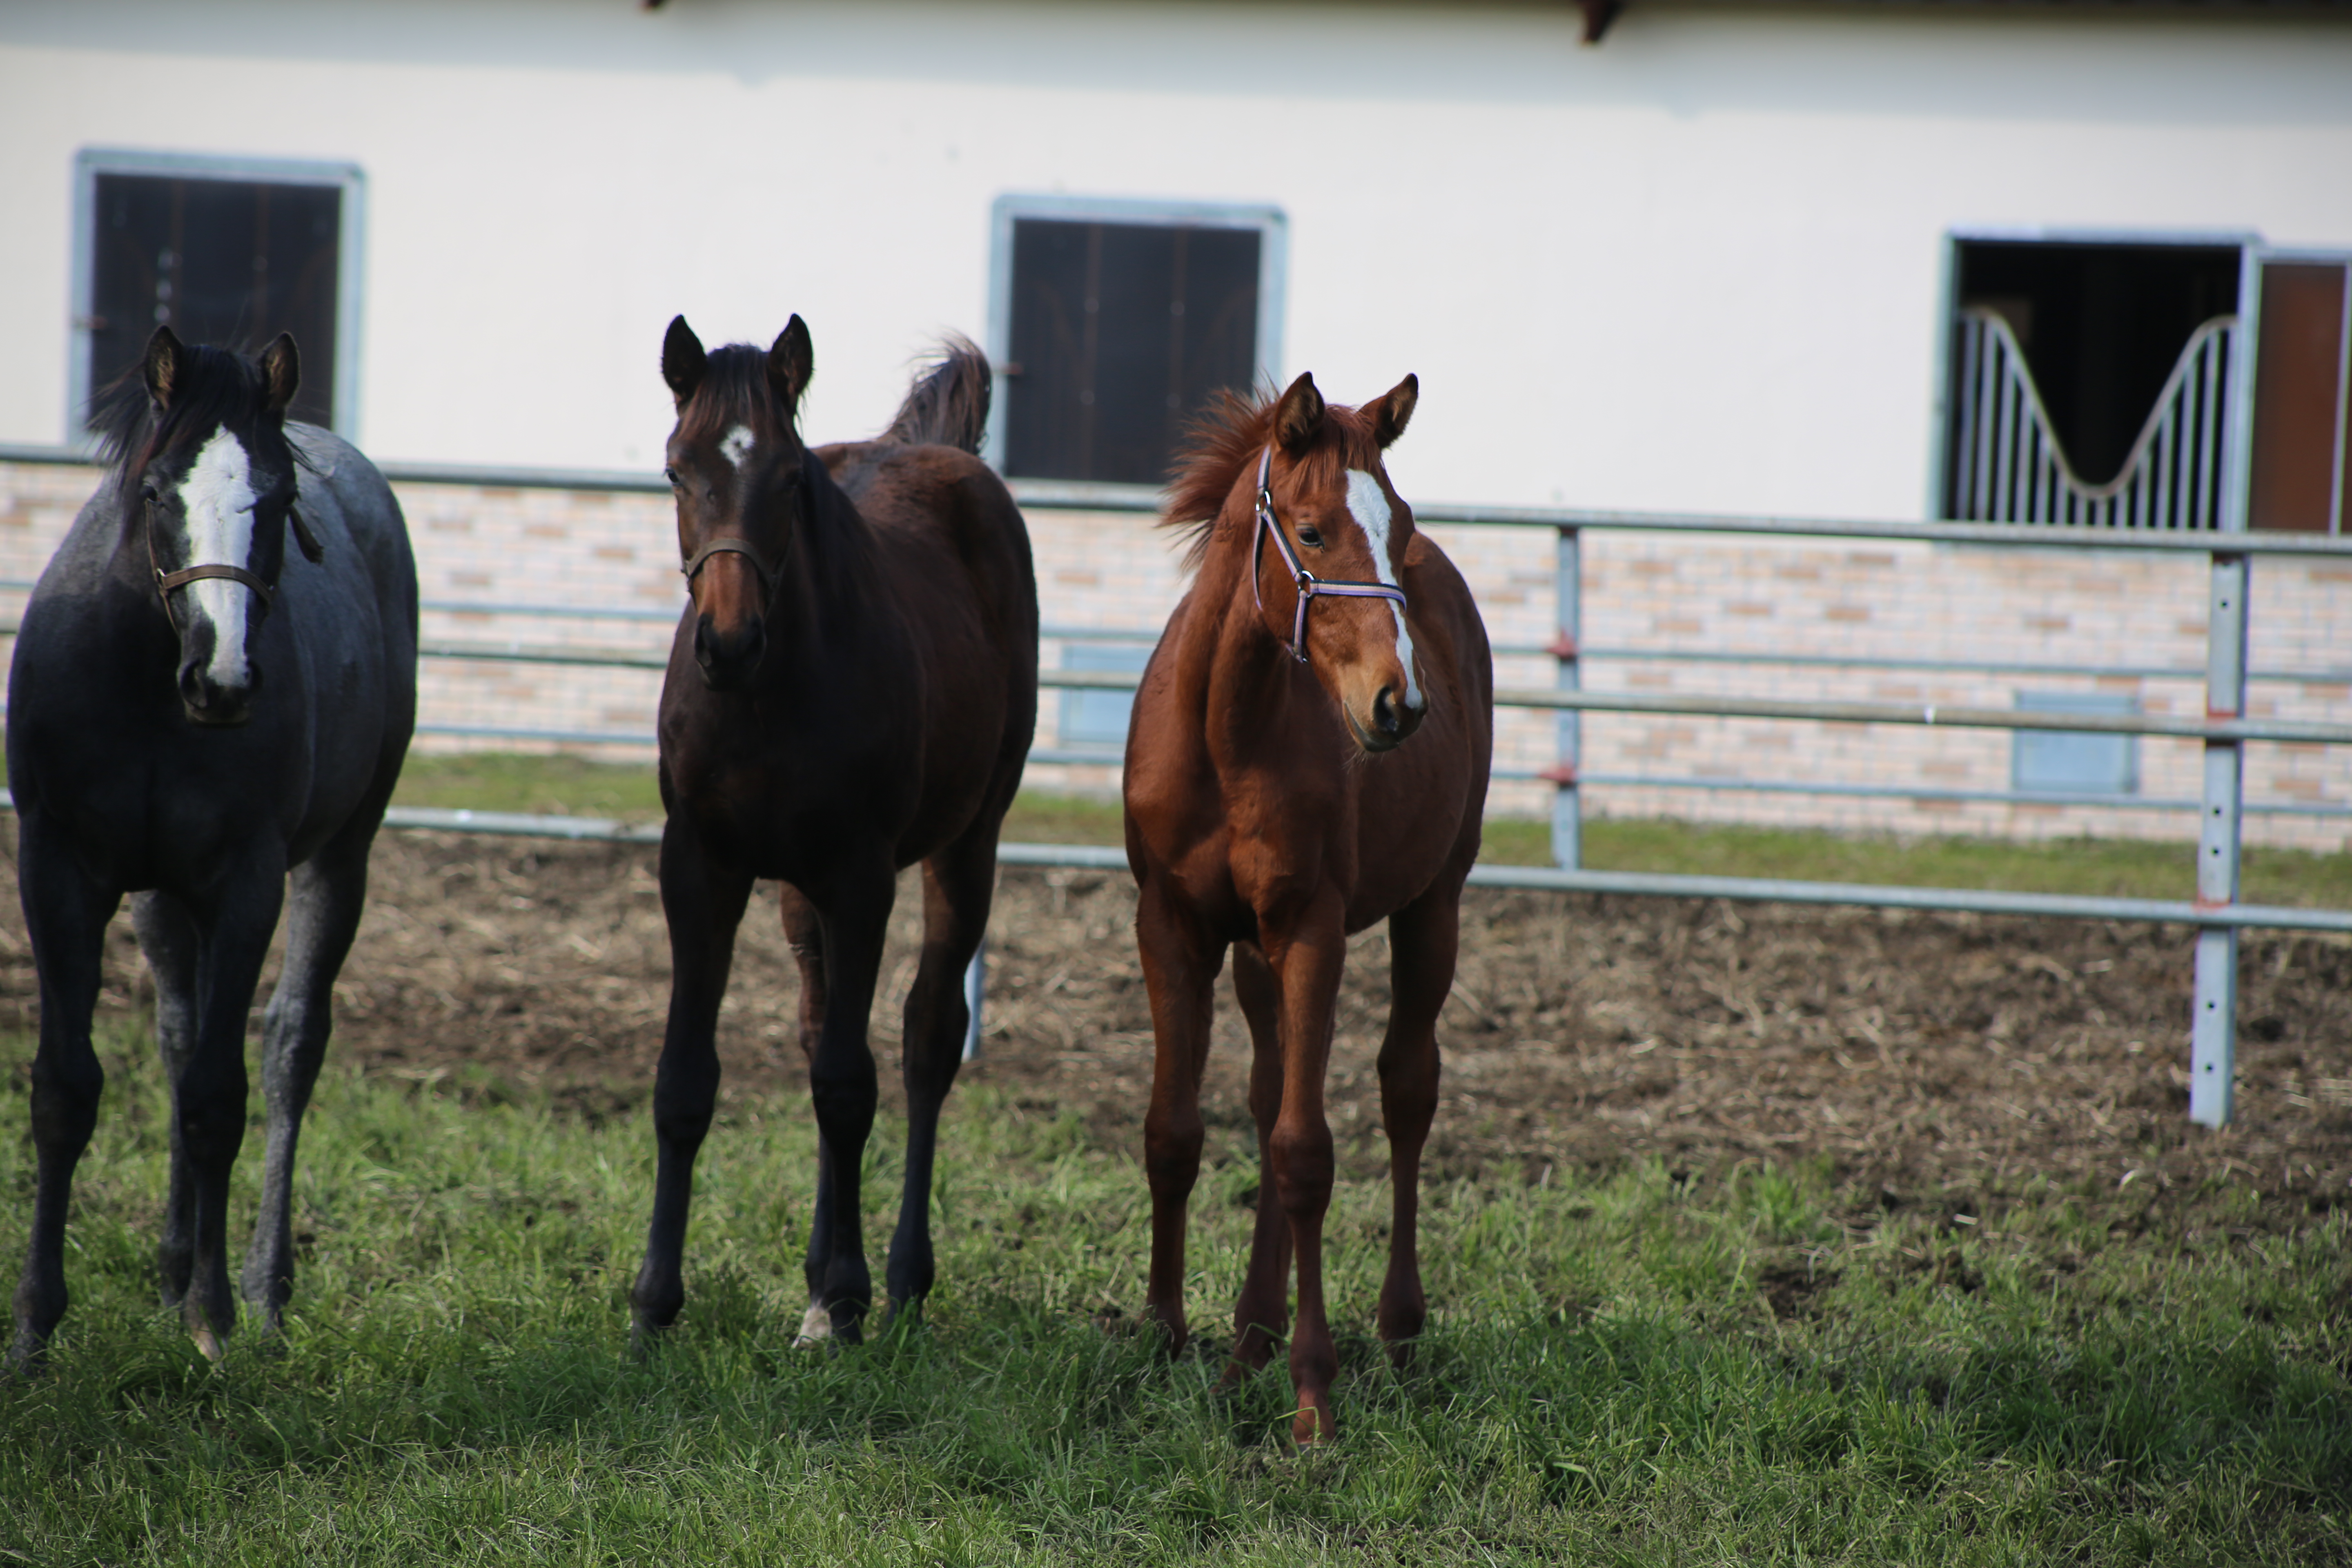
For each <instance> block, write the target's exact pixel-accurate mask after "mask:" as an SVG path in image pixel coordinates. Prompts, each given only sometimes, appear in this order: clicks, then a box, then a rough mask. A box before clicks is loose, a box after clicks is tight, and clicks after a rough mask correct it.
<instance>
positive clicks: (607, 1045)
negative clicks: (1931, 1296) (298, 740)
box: [0, 833, 2352, 1226]
mask: <svg viewBox="0 0 2352 1568" xmlns="http://www.w3.org/2000/svg"><path fill="white" fill-rule="evenodd" d="M7 847H8V849H9V850H10V851H11V852H12V854H13V848H14V843H13V833H10V834H9V835H8V837H7ZM0 876H5V878H6V880H7V881H8V883H9V884H10V886H9V887H8V888H7V889H5V895H0V1026H5V1027H10V1028H16V1029H22V1030H26V1031H29V1030H30V1029H31V1027H32V1026H33V1024H34V1015H35V995H36V993H35V986H34V977H33V969H32V963H31V958H30V955H29V952H28V950H27V948H26V942H25V933H24V927H23V921H22V917H21V915H20V913H19V911H18V910H17V901H16V895H15V890H14V886H13V884H14V874H13V859H12V861H11V863H10V864H9V865H7V866H5V867H0ZM765 891H766V890H765V889H763V893H764V892H765ZM918 907H919V900H917V899H916V898H914V897H912V896H909V895H908V892H907V890H906V889H902V896H901V899H900V902H899V914H898V922H897V930H896V932H895V935H894V939H893V949H892V952H891V953H890V955H889V957H888V958H887V960H886V962H885V964H884V984H883V993H882V1000H881V1001H880V1002H879V1003H878V1004H877V1007H876V1010H875V1019H874V1030H873V1038H874V1045H875V1049H876V1051H877V1056H878V1057H879V1058H880V1060H881V1062H882V1065H883V1068H884V1080H885V1084H886V1092H887V1093H890V1094H891V1095H893V1096H894V1097H895V1093H896V1086H895V1070H894V1068H895V1064H896V1059H897V1053H898V1004H899V1000H900V998H902V997H903V995H904V994H905V991H906V987H907V984H908V982H909V981H910V980H911V979H912V977H913V974H914V955H913V948H912V942H913V938H914V936H915V934H916V930H917V923H918V921H917V915H916V910H917V909H918ZM1133 910H1134V899H1133V892H1132V888H1131V885H1130V884H1129V881H1128V879H1126V878H1125V877H1124V876H1123V875H1118V876H1109V875H1102V874H1096V873H1085V872H1062V871H1055V872H1035V871H1008V872H1006V873H1005V874H1004V875H1003V879H1002V885H1001V890H1000V893H999V899H998V903H997V910H996V915H995V919H994V921H993V924H992V931H991V942H990V955H991V969H990V974H989V1003H988V1011H987V1033H986V1037H985V1041H984V1045H983V1050H982V1058H981V1059H980V1060H979V1061H978V1062H977V1063H975V1064H973V1065H972V1066H971V1068H967V1077H966V1079H965V1080H964V1081H965V1082H967V1083H974V1082H977V1083H986V1084H992V1085H996V1086H998V1087H1000V1088H1001V1089H1003V1090H1004V1091H1006V1092H1008V1093H1011V1094H1013V1095H1014V1096H1016V1097H1017V1099H1018V1100H1020V1101H1021V1102H1022V1103H1024V1104H1026V1105H1031V1106H1034V1108H1036V1109H1040V1110H1043V1109H1046V1108H1063V1109H1067V1110H1070V1111H1072V1112H1074V1113H1076V1115H1078V1116H1079V1117H1081V1118H1083V1119H1084V1120H1085V1121H1087V1123H1088V1124H1089V1126H1090V1127H1092V1128H1093V1129H1094V1130H1095V1131H1097V1134H1098V1135H1100V1136H1102V1137H1103V1138H1105V1139H1106V1140H1107V1141H1108V1142H1112V1143H1114V1144H1119V1143H1127V1144H1139V1142H1140V1131H1139V1128H1140V1125H1141V1116H1142V1110H1143V1105H1144V1099H1145V1094H1146V1089H1147V1086H1148V1084H1149V1082H1150V1063H1151V1031H1150V1016H1149V1013H1148V1010H1147V1007H1146V1004H1145V999H1144V994H1143V987H1142V983H1141V980H1140V978H1139V974H1138V971H1137V967H1136V961H1135V954H1134V947H1133V938H1132V934H1131V929H1130V928H1131V922H1132V920H1133ZM2190 940H2191V939H2190V936H2189V932H2188V931H2185V930H2180V929H2172V928H2149V927H2144V926H2136V925H2121V924H2109V925H2094V924H2087V923H2081V922H2069V921H2031V920H2012V919H1995V918H1987V917H1975V916H1965V915H1951V916H1929V915H1914V914H1906V913H1899V912H1885V913H1882V912H1875V911H1867V910H1809V909H1801V908H1794V907H1789V906H1769V905H1768V906H1757V905H1746V906H1733V905H1729V904H1725V903H1718V902H1707V903H1698V902H1691V901H1685V900H1631V899H1615V898H1588V897H1579V898H1559V897H1552V896H1538V895H1530V894H1509V893H1495V892H1479V891H1475V890H1474V891H1473V892H1472V893H1471V894H1470V895H1469V897H1468V899H1467V901H1466V903H1465V911H1464V940H1463V948H1462V963H1461V970H1460V975H1459V978H1458V981H1457V984H1456V985H1455V988H1454V1000H1453V1001H1452V1003H1451V1004H1449V1005H1448V1007H1447V1009H1446V1012H1445V1015H1444V1020H1443V1022H1442V1025H1441V1039H1442V1041H1443V1043H1444V1050H1445V1079H1444V1101H1443V1107H1442V1109H1441V1110H1440V1113H1439V1116H1438V1121H1437V1126H1436V1131H1435V1133H1434V1135H1433V1140H1432V1144H1431V1149H1430V1166H1431V1168H1432V1169H1433V1172H1435V1173H1439V1174H1442V1175H1443V1174H1453V1175H1471V1174H1476V1175H1482V1176H1485V1177H1486V1178H1487V1179H1526V1180H1540V1179H1542V1173H1543V1172H1544V1171H1545V1169H1546V1168H1547V1167H1563V1168H1581V1169H1586V1170H1592V1171H1605V1170H1608V1169H1611V1168H1613V1167H1615V1166H1618V1165H1620V1164H1622V1163H1625V1162H1629V1161H1641V1160H1655V1161H1658V1162H1661V1163H1664V1164H1666V1165H1667V1166H1668V1168H1669V1169H1674V1170H1687V1171H1691V1172H1694V1173H1704V1172H1716V1173H1720V1172H1722V1171H1726V1170H1728V1169H1730V1168H1732V1167H1734V1166H1737V1165H1738V1164H1739V1163H1743V1162H1748V1163H1760V1162H1766V1161H1770V1162H1775V1163H1781V1164H1789V1163H1797V1162H1802V1161H1812V1162H1817V1163H1821V1164H1822V1165H1823V1166H1825V1167H1826V1169H1827V1170H1828V1171H1829V1172H1830V1173H1832V1175H1833V1176H1834V1177H1835V1178H1836V1179H1837V1180H1838V1181H1839V1182H1840V1183H1841V1184H1843V1185H1845V1186H1846V1187H1847V1189H1848V1190H1849V1191H1853V1190H1854V1185H1855V1184H1862V1186H1863V1188H1864V1190H1869V1191H1876V1192H1879V1193H1881V1194H1884V1197H1883V1201H1884V1202H1885V1204H1887V1205H1889V1206H1894V1205H1907V1204H1914V1203H1916V1204H1921V1205H1947V1206H1948V1207H1949V1208H1950V1209H1951V1210H1952V1211H1953V1212H1955V1213H1959V1214H1967V1213H1970V1212H1972V1208H1971V1205H1975V1204H1979V1203H1981V1202H1983V1201H1985V1200H1987V1199H1989V1198H1992V1197H1996V1196H1998V1195H2000V1194H2003V1193H2011V1192H2017V1191H2019V1190H2021V1188H2022V1187H2024V1186H2025V1185H2026V1184H2029V1183H2032V1182H2033V1181H2035V1180H2037V1179H2042V1178H2046V1179H2048V1180H2050V1181H2052V1182H2054V1183H2059V1184H2067V1185H2069V1186H2071V1187H2074V1189H2076V1190H2080V1191H2083V1192H2084V1193H2086V1194H2087V1193H2095V1192H2105V1193H2114V1192H2116V1189H2117V1188H2118V1187H2121V1186H2124V1185H2126V1183H2127V1180H2128V1182H2129V1183H2130V1184H2137V1192H2139V1193H2145V1194H2147V1201H2148V1202H2149V1203H2151V1204H2153V1203H2156V1202H2158V1201H2161V1200H2160V1194H2165V1193H2168V1192H2182V1191H2187V1190H2200V1189H2203V1188H2205V1187H2207V1186H2208V1185H2209V1184H2212V1183H2215V1182H2228V1183H2245V1184H2252V1186H2254V1187H2255V1188H2257V1189H2258V1190H2260V1191H2261V1192H2263V1194H2265V1195H2266V1198H2269V1197H2275V1199H2276V1200H2277V1201H2276V1202H2270V1201H2266V1202H2265V1203H2264V1204H2263V1205H2262V1206H2263V1212H2264V1214H2265V1215H2274V1216H2275V1218H2274V1220H2273V1223H2276V1224H2280V1225H2287V1226H2293V1225H2298V1224H2302V1223H2308V1216H2309V1215H2312V1214H2313V1213H2314V1212H2315V1211H2325V1210H2327V1209H2329V1208H2332V1207H2334V1206H2336V1205H2343V1204H2347V1203H2352V942H2347V940H2345V939H2342V938H2331V937H2314V936H2295V935H2284V934H2282V935H2270V934H2259V933H2250V934H2249V936H2248V938H2247V940H2246V944H2245V952H2244V960H2243V971H2242V991H2241V1015H2240V1016H2241V1019H2242V1028H2241V1044H2240V1068H2239V1089H2238V1107H2239V1120H2238V1121H2237V1123H2236V1125H2234V1126H2232V1127H2231V1128H2230V1129H2228V1130H2226V1131H2221V1132H2218V1133H2215V1132H2208V1131H2202V1130H2200V1129H2198V1128H2195V1127H2193V1126H2191V1125H2190V1124H2189V1121H2188V1119H2187V1104H2188V1090H2187V1083H2188V1073H2187V1041H2186V1036H2187V1020H2188V1016H2189V946H2190ZM797 989H798V983H797V979H796V976H795V973H794V970H793V964H792V962H791V956H790V954H789V952H787V951H786V949H785V947H784V943H783V939H782V932H781V931H780V930H779V929H778V924H777V921H776V918H775V913H774V905H773V901H772V898H762V899H761V900H756V901H755V903H754V905H753V909H752V913H751V916H750V917H748V918H747V919H746V921H745V922H744V927H743V931H742V935H741V938H740V942H739V944H738V949H737V959H736V966H735V976H734V982H733V985H732V989H731V991H730V995H729V998H728V1002H727V1006H726V1010H725V1013H724V1015H723V1017H722V1023H721V1031H720V1051H721V1058H722V1061H723V1063H724V1066H725V1071H726V1084H725V1089H724V1092H725V1094H726V1095H727V1096H728V1097H730V1098H741V1097H745V1096H765V1095H772V1094H776V1093H797V1092H798V1090H799V1085H800V1082H801V1068H800V1055H799V1051H798V1047H797V1044H796V1041H795V1038H794V1024H793V1018H794V1007H795V998H796V994H797ZM667 994H668V953H667V944H666V942H665V939H664V933H663V926H662V919H661V911H660V902H659V899H658V896H657V893H656V888H655V883H654V879H653V855H652V851H650V850H648V849H643V848H636V847H616V846H604V845H570V844H559V843H551V842H545V841H536V840H532V841H523V840H504V841H500V840H486V839H479V838H460V837H438V836H429V835H415V834H394V833H388V834H386V835H384V836H383V838H382V839H380V840H379V841H378V845H377V849H376V857H375V873H374V885H373V893H372V898H371V903H370V908H369V910H368V914H367V919H366V922H365V924H364V926H363V928H362V933H361V936H360V940H359V943H358V946H357V947H356V949H355V950H354V952H353V953H352V959H351V962H350V963H349V964H348V965H347V966H346V967H345V969H344V972H343V977H342V980H341V983H340V984H339V986H338V991H337V1001H338V1016H337V1025H336V1038H335V1044H334V1047H333V1052H334V1058H335V1059H337V1060H339V1061H341V1062H346V1063H350V1062H356V1063H360V1064H362V1065H363V1066H364V1067H365V1068H368V1069H369V1070H371V1071H376V1072H382V1073H386V1074H396V1075H403V1076H407V1077H411V1078H416V1079H425V1080H435V1079H442V1078H444V1077H445V1076H454V1077H455V1078H456V1079H457V1082H458V1083H459V1085H460V1086H461V1087H467V1088H469V1089H472V1090H474V1091H478V1092H502V1091H510V1092H520V1093H525V1094H530V1093H543V1094H546V1095H549V1096H551V1097H553V1098H554V1099H555V1100H558V1101H559V1102H561V1103H565V1104H569V1105H571V1106H572V1107H573V1108H575V1109H576V1110H578V1111H580V1112H581V1113H583V1114H586V1115H590V1116H600V1117H601V1116H609V1115H614V1114H623V1113H629V1112H633V1111H635V1110H636V1108H637V1107H638V1106H639V1105H640V1103H641V1102H642V1101H643V1100H645V1098H646V1095H647V1093H648V1092H649V1089H650V1086H651V1083H652V1078H653V1068H654V1063H655V1060H656V1057H657V1055H658V1053H659V1049H660V1037H661V1026H662V1018H663V1013H664V1009H665V1006H666V1004H667ZM148 1002H149V991H148V985H147V978H146V973H145V970H144V967H143V965H142V963H140V961H139V958H138V954H137V949H136V945H135V943H134V942H133V941H132V939H131V934H130V927H129V921H128V919H127V917H118V919H117V921H116V925H115V930H114V932H113V934H112V936H111V938H110V951H109V953H108V967H107V982H106V990H105V994H104V997H103V1001H102V1006H103V1008H104V1009H105V1010H106V1012H108V1013H109V1014H111V1015H113V1016H118V1017H129V1016H133V1015H135V1014H136V1013H138V1012H140V1011H142V1010H143V1009H144V1008H145V1007H146V1006H147V1005H148ZM1387 1002H1388V981H1387V944H1386V941H1385V938H1384V936H1382V935H1381V933H1380V932H1379V931H1372V932H1368V933H1366V934H1364V935H1363V936H1360V937H1359V938H1358V939H1357V940H1356V942H1355V943H1354V945H1353V947H1352V949H1351V952H1350V955H1349V971H1348V979H1347V985H1346V989H1345V991H1344V993H1343V994H1342V997H1341V1003H1340V1012H1339V1039H1338V1042H1337V1046H1336V1048H1335V1053H1334V1058H1333V1065H1332V1076H1331V1096H1330V1098H1331V1107H1332V1121H1333V1125H1334V1129H1335V1131H1337V1132H1338V1134H1339V1142H1340V1147H1341V1149H1342V1151H1343V1166H1344V1168H1345V1169H1347V1170H1349V1172H1351V1173H1356V1174H1360V1175H1370V1174H1372V1173H1375V1172H1377V1171H1378V1170H1379V1169H1380V1168H1381V1164H1382V1163H1383V1162H1384V1158H1385V1154H1384V1150H1383V1147H1382V1145H1381V1142H1380V1131H1379V1123H1380V1096H1379V1086H1378V1079H1377V1074H1376V1072H1375V1070H1374V1068H1373V1058H1374V1054H1375V1052H1376V1051H1377V1049H1378V1047H1379V1042H1380V1031H1381V1025H1382V1023H1383V1021H1384V1019H1385V1017H1386V1010H1387ZM29 1049H30V1042H29V1040H27V1041H26V1043H25V1045H24V1046H23V1047H20V1051H21V1052H22V1053H24V1054H20V1055H19V1057H18V1059H17V1060H16V1062H15V1063H13V1064H12V1068H13V1070H16V1071H18V1072H23V1071H25V1070H26V1069H27V1067H28V1053H29ZM1246 1059H1247V1042H1246V1037H1245V1035H1244V1031H1243V1029H1242V1026H1241V1024H1240V1019H1239V1015H1238V1012H1237V1010H1236V1009H1234V1007H1233V1006H1232V1005H1230V997H1229V995H1228V994H1223V993H1222V988H1221V996H1220V1013H1219V1018H1218V1034H1217V1045H1216V1049H1215V1052H1214V1054H1213V1059H1212V1064H1211V1068H1210V1083H1209V1088H1208V1093H1207V1110H1208V1114H1209V1116H1210V1119H1211V1121H1212V1123H1213V1125H1216V1126H1223V1127H1231V1128H1240V1127H1242V1126H1244V1125H1245V1124H1246V1111H1245V1110H1244V1096H1243V1084H1244V1071H1245V1066H1246ZM148 1070H152V1069H148Z"/></svg>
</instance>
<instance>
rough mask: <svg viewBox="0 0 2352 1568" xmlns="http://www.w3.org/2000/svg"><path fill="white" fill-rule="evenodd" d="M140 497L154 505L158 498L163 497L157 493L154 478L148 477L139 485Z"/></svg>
mask: <svg viewBox="0 0 2352 1568" xmlns="http://www.w3.org/2000/svg"><path fill="white" fill-rule="evenodd" d="M139 499H140V500H142V501H144V502H146V503H147V504H148V505H149V506H153V505H154V504H155V503H156V502H157V501H158V500H162V499H163V498H162V497H161V496H159V495H157V494H156V493H155V481H154V480H152V479H147V480H144V481H143V482H142V483H141V485H140V486H139Z"/></svg>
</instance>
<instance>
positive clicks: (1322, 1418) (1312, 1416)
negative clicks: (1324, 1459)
mask: <svg viewBox="0 0 2352 1568" xmlns="http://www.w3.org/2000/svg"><path fill="white" fill-rule="evenodd" d="M1338 1437H1339V1423H1338V1422H1336V1421H1334V1420H1332V1419H1331V1412H1330V1411H1329V1410H1328V1409H1326V1408H1325V1407H1324V1405H1322V1403H1321V1402H1320V1401H1315V1402H1312V1403H1309V1402H1307V1401H1301V1402H1300V1404H1299V1406H1298V1414H1297V1415H1295V1416H1293V1417H1291V1421H1290V1440H1291V1441H1292V1442H1294V1443H1296V1444H1297V1445H1298V1446H1299V1447H1302V1448H1313V1447H1319V1446H1320V1445H1322V1444H1325V1443H1329V1442H1333V1441H1335V1440H1337V1438H1338Z"/></svg>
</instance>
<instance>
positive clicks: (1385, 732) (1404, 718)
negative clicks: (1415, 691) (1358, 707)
mask: <svg viewBox="0 0 2352 1568" xmlns="http://www.w3.org/2000/svg"><path fill="white" fill-rule="evenodd" d="M1426 706H1427V705H1426V704H1424V705H1423V707H1420V708H1415V707H1411V706H1408V705H1406V704H1404V703H1401V702H1399V701H1398V700H1397V689H1396V688H1395V687H1393V686H1383V687H1381V689H1380V694H1379V695H1378V696H1376V697H1374V698H1373V699H1372V724H1373V727H1374V728H1375V729H1376V730H1378V731H1379V732H1380V735H1381V739H1382V740H1384V741H1386V742H1389V743H1390V744H1391V745H1395V744H1398V743H1399V742H1402V741H1403V740H1404V739H1405V738H1406V737H1407V736H1409V735H1411V734H1412V732H1413V731H1415V730H1418V729H1420V728H1421V721H1422V716H1423V713H1424V712H1425V711H1426Z"/></svg>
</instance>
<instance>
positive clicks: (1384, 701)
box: [1372, 686, 1403, 735]
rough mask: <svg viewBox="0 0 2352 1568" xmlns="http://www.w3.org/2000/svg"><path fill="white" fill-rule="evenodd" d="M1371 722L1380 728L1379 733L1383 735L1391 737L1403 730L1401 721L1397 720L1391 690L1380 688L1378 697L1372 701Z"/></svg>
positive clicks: (1392, 690) (1384, 687) (1393, 694)
mask: <svg viewBox="0 0 2352 1568" xmlns="http://www.w3.org/2000/svg"><path fill="white" fill-rule="evenodd" d="M1372 722H1373V723H1374V724H1377V725H1378V726H1380V731H1381V734H1383V735H1393V734H1395V733H1396V732H1397V731H1399V730H1400V729H1402V728H1403V725H1402V721H1399V719H1398V718H1397V709H1396V698H1395V691H1394V689H1393V688H1391V687H1386V686H1383V687H1381V692H1380V695H1379V696H1377V697H1375V698H1373V699H1372Z"/></svg>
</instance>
